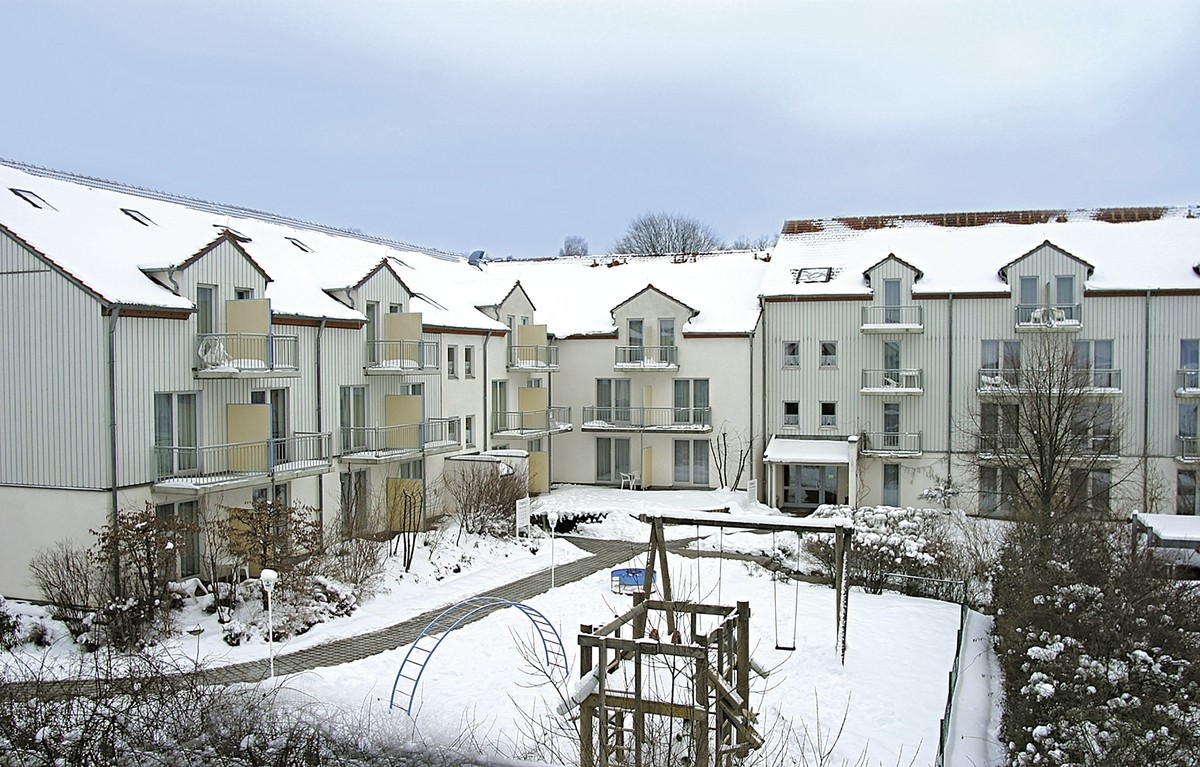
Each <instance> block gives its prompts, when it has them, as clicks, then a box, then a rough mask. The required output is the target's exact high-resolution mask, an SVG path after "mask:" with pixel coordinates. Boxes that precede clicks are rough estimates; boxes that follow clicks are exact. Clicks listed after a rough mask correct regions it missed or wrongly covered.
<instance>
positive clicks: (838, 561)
mask: <svg viewBox="0 0 1200 767" xmlns="http://www.w3.org/2000/svg"><path fill="white" fill-rule="evenodd" d="M845 579H846V531H845V529H843V528H842V526H841V525H838V526H837V528H836V529H835V530H834V533H833V625H834V637H833V641H834V644H835V646H836V644H837V642H838V638H839V637H840V636H841V635H842V587H843V586H844V581H845Z"/></svg>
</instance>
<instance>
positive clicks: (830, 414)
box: [817, 400, 837, 429]
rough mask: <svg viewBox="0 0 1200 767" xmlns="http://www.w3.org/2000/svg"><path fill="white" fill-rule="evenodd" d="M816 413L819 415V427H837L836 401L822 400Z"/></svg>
mask: <svg viewBox="0 0 1200 767" xmlns="http://www.w3.org/2000/svg"><path fill="white" fill-rule="evenodd" d="M817 413H818V414H819V416H820V419H821V420H820V428H822V429H836V428H837V402H831V401H828V400H826V401H823V402H821V404H820V405H819V406H818V410H817Z"/></svg>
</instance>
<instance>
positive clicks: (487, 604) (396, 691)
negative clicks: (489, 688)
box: [389, 597, 570, 716]
mask: <svg viewBox="0 0 1200 767" xmlns="http://www.w3.org/2000/svg"><path fill="white" fill-rule="evenodd" d="M505 607H515V608H517V609H518V610H520V611H521V612H522V613H524V615H525V617H527V618H529V621H530V623H532V624H533V627H534V629H535V630H536V631H537V633H538V637H539V638H540V639H541V642H542V652H543V656H544V658H545V661H546V668H547V670H549V672H550V674H551V679H553V680H554V681H555V682H556V683H558V684H561V683H563V682H564V681H566V679H567V676H568V674H569V673H570V672H569V669H568V668H567V653H566V650H565V649H564V648H563V644H562V639H560V638H559V636H558V631H557V630H556V629H555V628H554V626H553V624H551V623H550V620H549V619H548V618H546V616H545V615H542V614H541V613H540V612H538V611H537V610H535V609H534V608H532V607H530V606H529V605H525V604H521V603H520V602H511V601H509V600H507V599H500V598H499V597H473V598H471V599H467V600H464V601H462V602H459V603H458V604H456V605H453V606H451V607H448V608H446V609H445V610H444V611H442V612H441V613H440V614H439V615H438V616H437V617H436V618H434V619H433V620H432V621H430V623H429V625H428V626H426V627H425V628H424V629H423V630H422V631H421V633H420V635H418V636H417V639H416V641H415V642H413V643H412V646H411V647H409V648H408V652H407V653H406V654H405V655H404V660H403V662H401V664H400V670H399V671H397V672H396V681H395V682H393V683H392V697H391V700H390V703H389V705H390V706H391V707H392V708H400V709H403V710H404V713H406V714H408V715H409V716H412V713H413V712H412V707H413V700H414V698H415V697H416V694H417V685H418V684H420V682H421V675H422V674H424V673H425V669H426V667H427V666H428V665H429V659H430V658H432V657H433V654H434V652H436V651H437V648H438V647H439V646H441V644H442V642H443V641H444V640H445V639H446V637H447V636H449V635H450V632H452V631H454V629H456V628H458V627H459V626H461V625H463V624H465V623H470V622H471V621H473V620H476V619H477V618H482V617H483V616H484V615H485V614H487V613H489V612H492V611H493V610H499V609H502V608H505Z"/></svg>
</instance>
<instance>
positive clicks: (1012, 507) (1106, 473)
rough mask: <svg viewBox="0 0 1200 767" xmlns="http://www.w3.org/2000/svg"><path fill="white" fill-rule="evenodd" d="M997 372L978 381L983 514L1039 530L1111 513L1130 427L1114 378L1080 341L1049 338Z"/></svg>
mask: <svg viewBox="0 0 1200 767" xmlns="http://www.w3.org/2000/svg"><path fill="white" fill-rule="evenodd" d="M1005 346H1006V349H1005V353H1004V354H1003V355H1002V356H997V359H998V360H999V363H998V366H997V367H996V368H995V369H985V370H982V371H981V372H980V382H979V388H980V398H979V407H978V409H977V410H976V411H974V412H973V413H972V414H971V417H970V419H969V420H970V424H969V426H968V428H967V430H966V431H967V436H968V437H969V441H970V443H971V446H970V447H969V448H968V449H973V450H974V451H975V452H976V453H977V454H978V456H979V461H978V463H977V464H976V467H975V468H976V474H977V477H976V478H977V484H976V487H977V489H978V490H979V494H980V511H981V513H985V514H987V513H992V512H1002V511H1007V512H1008V513H1009V514H1011V515H1012V516H1014V517H1015V518H1020V519H1032V520H1034V521H1039V522H1053V521H1054V520H1057V519H1060V518H1063V517H1067V516H1074V515H1078V513H1080V512H1093V513H1095V514H1100V515H1105V514H1107V512H1108V507H1109V501H1110V496H1111V493H1112V489H1113V488H1114V487H1115V486H1117V485H1118V484H1120V483H1121V482H1123V481H1124V480H1126V479H1128V478H1129V476H1130V474H1131V473H1132V470H1131V469H1123V470H1121V469H1118V467H1119V465H1120V464H1119V463H1118V461H1117V457H1118V455H1119V454H1120V443H1121V432H1122V426H1123V423H1124V419H1123V417H1122V413H1121V410H1120V401H1119V400H1118V399H1116V398H1113V397H1110V396H1105V394H1106V392H1110V391H1111V390H1112V389H1113V386H1112V383H1113V382H1112V381H1111V380H1109V377H1110V376H1111V375H1112V371H1105V370H1095V369H1092V368H1091V366H1090V365H1089V364H1088V357H1087V355H1086V354H1085V353H1084V351H1083V350H1082V349H1080V348H1079V347H1078V345H1077V343H1076V342H1074V341H1073V340H1072V339H1070V338H1068V337H1066V336H1063V335H1061V334H1046V335H1044V336H1040V337H1037V338H1035V339H1033V341H1032V342H1029V343H1026V344H1024V349H1023V350H1022V349H1021V348H1020V346H1019V345H1018V344H1015V343H1007V344H1006V345H1005Z"/></svg>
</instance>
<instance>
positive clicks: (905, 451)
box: [862, 431, 921, 455]
mask: <svg viewBox="0 0 1200 767" xmlns="http://www.w3.org/2000/svg"><path fill="white" fill-rule="evenodd" d="M862 452H864V453H866V454H867V455H920V454H921V432H919V431H918V432H902V431H868V432H864V433H863V445H862Z"/></svg>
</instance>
